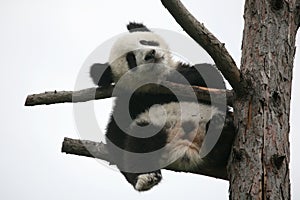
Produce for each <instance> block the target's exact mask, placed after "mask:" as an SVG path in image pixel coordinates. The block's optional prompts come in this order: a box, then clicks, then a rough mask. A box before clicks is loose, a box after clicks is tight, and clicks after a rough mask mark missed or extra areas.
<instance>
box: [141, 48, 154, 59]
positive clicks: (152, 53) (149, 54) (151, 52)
mask: <svg viewBox="0 0 300 200" xmlns="http://www.w3.org/2000/svg"><path fill="white" fill-rule="evenodd" d="M155 53H156V51H155V50H154V49H153V50H151V51H149V52H148V53H147V55H146V56H145V58H144V59H145V61H149V60H153V59H154V58H155Z"/></svg>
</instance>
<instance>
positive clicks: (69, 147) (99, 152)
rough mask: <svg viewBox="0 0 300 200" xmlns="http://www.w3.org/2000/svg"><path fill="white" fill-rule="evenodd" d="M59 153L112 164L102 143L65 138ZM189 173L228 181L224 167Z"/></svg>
mask: <svg viewBox="0 0 300 200" xmlns="http://www.w3.org/2000/svg"><path fill="white" fill-rule="evenodd" d="M61 151H62V152H63V153H67V154H73V155H79V156H86V157H91V158H98V159H101V160H104V161H107V162H109V163H110V164H113V163H112V162H111V161H110V159H109V154H108V151H107V149H106V145H105V144H104V143H102V142H93V141H88V140H76V139H71V138H65V139H64V141H63V144H62V149H61ZM165 169H167V170H172V171H178V170H174V169H171V168H168V167H166V168H165ZM190 173H194V174H200V175H205V176H210V177H214V178H219V179H224V180H228V178H227V172H226V168H225V167H222V168H209V169H198V171H191V172H190Z"/></svg>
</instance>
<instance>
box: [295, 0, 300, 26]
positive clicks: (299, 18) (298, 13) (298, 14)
mask: <svg viewBox="0 0 300 200" xmlns="http://www.w3.org/2000/svg"><path fill="white" fill-rule="evenodd" d="M295 5H296V9H295V20H296V22H295V23H296V25H297V30H298V28H299V27H300V0H296V4H295Z"/></svg>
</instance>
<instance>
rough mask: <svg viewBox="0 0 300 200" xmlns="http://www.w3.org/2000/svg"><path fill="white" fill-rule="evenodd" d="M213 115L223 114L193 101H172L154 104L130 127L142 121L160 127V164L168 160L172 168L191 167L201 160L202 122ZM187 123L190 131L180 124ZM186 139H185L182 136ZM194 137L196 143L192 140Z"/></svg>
mask: <svg viewBox="0 0 300 200" xmlns="http://www.w3.org/2000/svg"><path fill="white" fill-rule="evenodd" d="M215 114H221V115H224V116H225V114H224V113H223V112H222V111H220V110H219V109H218V108H216V107H214V106H211V105H206V104H199V103H193V102H182V103H181V104H179V103H176V102H173V103H168V104H164V105H154V106H152V107H151V108H150V109H149V110H148V111H146V112H144V113H142V114H140V115H139V116H138V118H136V119H135V121H134V122H133V124H132V126H138V125H137V124H139V123H142V122H146V123H148V124H153V125H156V126H159V127H164V129H163V130H165V132H166V134H167V136H168V139H167V144H166V146H165V149H164V152H163V155H162V158H161V161H160V162H161V165H162V166H166V165H169V164H171V163H172V165H171V166H172V167H173V168H175V169H180V170H184V171H188V170H193V169H194V168H196V167H197V166H199V165H201V163H202V162H203V161H202V159H201V157H200V151H201V146H202V142H203V140H204V138H205V134H206V132H205V131H206V124H207V123H208V121H209V120H210V119H211V118H212V116H213V115H215ZM185 122H189V123H191V124H193V125H194V127H195V128H194V130H193V131H192V132H191V133H188V135H187V133H185V132H184V130H183V128H182V124H184V123H185ZM187 137H188V138H190V140H189V139H186V138H187ZM193 139H196V140H195V141H197V142H192V141H193Z"/></svg>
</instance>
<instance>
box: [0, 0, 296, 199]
mask: <svg viewBox="0 0 300 200" xmlns="http://www.w3.org/2000/svg"><path fill="white" fill-rule="evenodd" d="M183 3H184V4H185V5H186V6H187V7H188V8H189V9H190V11H191V12H192V13H193V14H194V15H195V16H196V17H197V18H198V19H199V20H201V22H204V24H205V25H206V27H207V28H209V30H211V31H212V32H213V33H214V34H215V35H216V36H217V37H218V38H219V39H220V40H221V41H222V42H224V43H226V47H227V49H228V50H229V52H230V53H231V54H232V56H233V57H234V59H235V61H236V62H237V63H238V64H239V62H240V49H241V40H242V30H243V19H242V14H243V6H244V1H236V0H230V1H223V0H215V1H204V0H202V1H195V0H183ZM129 21H137V22H144V23H145V24H146V25H147V26H148V27H152V28H164V29H169V30H173V31H177V32H180V33H183V34H184V32H183V31H182V28H180V27H179V25H177V24H176V22H175V21H174V20H173V18H172V17H171V15H170V14H169V13H168V12H167V10H165V9H164V7H163V6H162V5H161V3H160V1H159V0H151V1H150V0H148V1H146V0H144V1H141V0H127V1H120V0H110V1H99V0H86V1H79V0H42V1H41V0H39V1H38V0H26V1H24V0H9V1H8V0H6V1H5V0H0V70H1V73H0V80H1V84H0V90H1V92H2V98H1V100H0V101H1V103H0V106H1V117H0V119H1V131H0V134H1V136H2V137H1V140H0V160H1V161H0V162H1V163H0V199H3V200H17V199H31V200H40V199H46V200H47V199H56V200H65V199H73V200H82V199H117V198H126V199H157V198H159V199H161V198H163V197H166V198H170V199H173V200H175V199H183V198H184V199H189V198H195V197H196V198H197V197H198V198H199V199H200V198H201V199H227V198H228V183H227V182H225V181H222V180H216V179H213V178H209V177H204V176H199V175H192V174H184V173H174V172H170V171H163V176H164V179H163V181H162V183H161V184H160V185H159V186H157V187H155V188H154V189H153V190H151V191H149V192H145V193H137V192H136V191H134V190H133V188H132V186H131V185H129V184H128V183H127V182H126V181H125V179H124V178H123V176H122V175H121V174H120V173H118V172H116V171H114V170H111V169H109V168H107V167H106V166H105V165H102V164H99V163H98V162H96V161H95V160H94V159H91V158H85V157H80V156H72V155H66V154H62V153H61V152H60V148H61V143H62V141H63V138H64V137H66V136H67V137H71V138H78V133H77V130H76V126H75V123H74V118H73V110H72V104H60V105H50V106H36V107H24V106H23V105H24V102H25V98H26V96H27V95H28V94H32V93H40V92H44V91H46V90H48V91H51V90H58V91H60V90H73V88H74V84H75V79H76V77H77V73H78V72H79V70H80V68H81V66H82V64H83V63H84V62H85V59H86V58H87V57H88V56H89V55H90V53H91V52H92V51H93V50H94V49H95V48H96V47H98V46H99V45H100V44H102V42H104V41H105V40H107V39H109V38H110V37H111V36H114V35H116V34H119V33H122V32H124V31H126V28H125V25H126V24H127V23H128V22H129ZM299 44H300V43H299V34H298V41H297V46H299ZM199 62H201V61H199ZM299 65H300V56H299V52H297V54H296V60H295V68H294V81H293V95H292V107H291V109H292V112H291V134H290V142H291V165H290V166H291V181H292V198H293V199H300V192H299V189H298V190H296V188H300V172H299V171H296V170H297V167H296V166H298V168H299V165H300V157H299V156H298V155H297V156H296V154H297V153H298V152H299V151H300V145H299V144H300V134H299V130H300V123H297V121H298V120H299V118H300V114H298V113H300V104H297V102H300V93H299V92H298V90H299V88H300V69H299ZM87 76H88V73H87ZM96 104H97V105H96V108H97V109H99V110H98V112H97V117H99V121H100V122H99V123H100V124H99V125H100V127H101V128H102V130H104V127H105V125H106V120H107V117H108V115H109V113H110V109H111V107H110V106H111V101H110V100H101V101H98V102H97V103H96ZM84 139H88V138H84ZM200 196H201V197H200Z"/></svg>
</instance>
